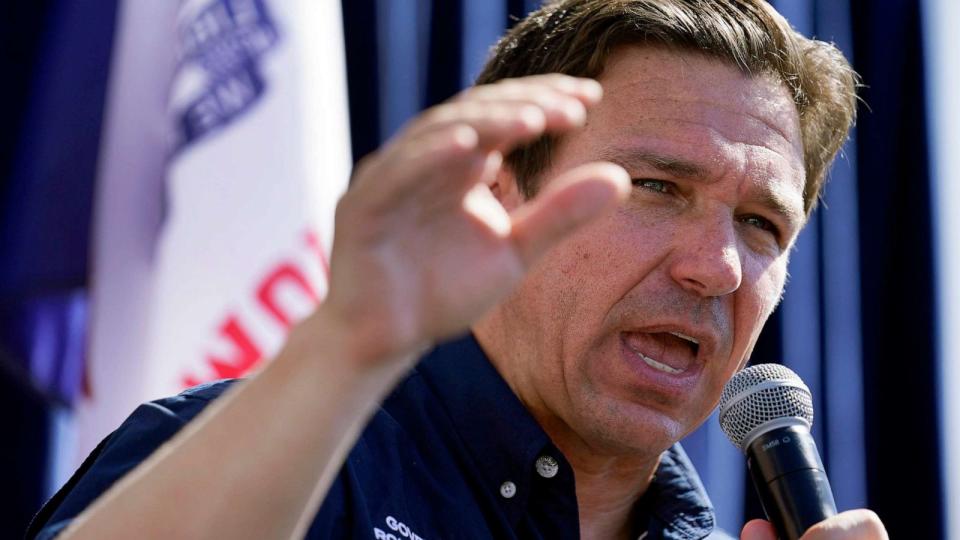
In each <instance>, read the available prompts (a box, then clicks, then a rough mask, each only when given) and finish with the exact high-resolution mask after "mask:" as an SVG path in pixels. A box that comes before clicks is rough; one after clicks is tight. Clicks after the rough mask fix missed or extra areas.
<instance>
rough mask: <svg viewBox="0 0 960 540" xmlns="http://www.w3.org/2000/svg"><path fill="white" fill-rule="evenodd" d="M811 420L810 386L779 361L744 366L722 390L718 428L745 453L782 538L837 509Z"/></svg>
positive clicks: (792, 538) (795, 535) (794, 534)
mask: <svg viewBox="0 0 960 540" xmlns="http://www.w3.org/2000/svg"><path fill="white" fill-rule="evenodd" d="M812 425H813V398H812V396H811V395H810V389H809V388H807V386H806V385H805V384H803V381H802V380H800V377H799V376H797V374H796V373H794V372H793V371H791V370H789V369H787V368H786V367H784V366H781V365H778V364H757V365H755V366H751V367H748V368H746V369H744V370H743V371H741V372H740V373H737V374H736V375H734V376H733V378H731V379H730V380H729V381H728V382H727V384H726V386H724V388H723V393H722V394H721V396H720V428H721V429H723V432H724V433H725V434H726V435H727V438H729V439H730V441H731V442H733V444H734V445H735V446H737V447H738V448H740V450H742V451H743V453H744V454H746V455H747V468H748V469H749V470H750V477H751V478H752V479H753V485H754V487H756V489H757V494H758V495H759V496H760V503H761V504H762V505H763V510H764V512H766V514H767V519H769V520H770V521H771V522H772V523H773V526H774V527H776V529H777V534H778V536H779V537H780V538H781V539H783V540H797V539H798V538H800V536H802V535H803V533H804V532H806V530H807V529H809V528H810V527H811V526H812V525H814V524H816V523H819V522H821V521H823V520H825V519H827V518H828V517H830V516H833V515H836V513H837V505H836V503H835V502H834V501H833V492H832V491H831V490H830V482H829V481H828V480H827V473H826V471H824V469H823V462H821V461H820V453H819V452H818V451H817V445H816V443H814V441H813V436H812V435H811V434H810V426H812Z"/></svg>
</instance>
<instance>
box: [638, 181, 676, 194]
mask: <svg viewBox="0 0 960 540" xmlns="http://www.w3.org/2000/svg"><path fill="white" fill-rule="evenodd" d="M633 185H635V186H637V187H642V188H644V189H649V190H651V191H656V192H659V193H667V192H669V191H670V182H665V181H663V180H653V179H650V178H634V179H633Z"/></svg>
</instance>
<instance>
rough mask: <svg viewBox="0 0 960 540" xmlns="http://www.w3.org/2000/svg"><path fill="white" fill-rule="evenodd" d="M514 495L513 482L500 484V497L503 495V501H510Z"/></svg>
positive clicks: (515, 490) (515, 489)
mask: <svg viewBox="0 0 960 540" xmlns="http://www.w3.org/2000/svg"><path fill="white" fill-rule="evenodd" d="M516 494H517V485H516V484H514V483H513V482H511V481H509V480H507V481H506V482H504V483H502V484H500V495H503V498H504V499H511V498H513V496H514V495H516Z"/></svg>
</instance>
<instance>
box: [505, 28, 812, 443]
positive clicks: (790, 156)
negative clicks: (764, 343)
mask: <svg viewBox="0 0 960 540" xmlns="http://www.w3.org/2000/svg"><path fill="white" fill-rule="evenodd" d="M599 80H600V82H601V83H602V85H603V87H604V96H605V97H604V100H603V101H602V103H600V104H599V105H598V106H597V107H595V108H594V109H593V110H592V111H591V112H590V115H589V120H588V123H587V125H586V127H585V128H583V129H582V130H580V131H578V132H576V133H573V134H570V135H568V136H565V138H564V139H563V141H562V142H561V144H560V145H559V147H558V148H557V149H556V151H555V153H554V161H553V163H552V165H551V168H550V170H548V171H546V172H545V174H544V175H543V178H547V179H549V178H551V177H553V176H555V175H556V174H557V173H559V172H561V171H563V170H566V169H569V168H571V167H573V166H576V165H579V164H583V163H587V162H591V161H598V160H606V161H612V162H615V163H617V164H619V165H621V166H623V167H624V169H626V171H627V172H628V173H629V174H630V176H631V177H632V178H634V188H633V192H632V194H631V195H630V198H629V200H628V201H627V202H626V204H624V205H623V206H622V207H621V208H620V209H618V210H617V211H615V212H613V213H611V214H610V215H608V216H606V217H604V218H601V219H600V220H599V221H597V222H595V223H593V224H591V225H589V226H587V227H586V228H585V229H583V230H581V231H579V232H578V233H576V234H575V235H574V236H573V237H571V238H570V239H568V240H566V241H564V242H563V243H562V244H560V245H559V246H557V247H556V248H555V249H553V250H552V251H550V252H549V253H548V254H547V255H546V256H545V257H544V259H543V260H541V261H540V262H538V264H537V265H536V266H535V267H534V268H533V269H532V271H531V272H530V274H529V275H528V276H527V278H526V279H525V280H524V282H523V283H522V284H521V286H520V287H519V289H518V290H517V291H516V292H515V294H514V295H513V296H512V297H511V298H510V299H509V300H508V302H507V303H506V304H505V305H504V306H503V307H502V308H501V311H500V312H501V313H502V314H504V315H505V316H506V317H507V319H506V320H507V321H508V322H507V326H508V328H509V332H510V333H511V334H512V335H513V336H516V339H515V340H514V344H513V345H514V346H513V347H512V351H514V352H515V355H514V357H513V358H510V359H506V360H505V362H506V363H507V364H510V367H508V368H507V372H508V373H507V378H508V380H509V382H510V384H511V386H512V387H513V388H514V390H515V391H516V392H517V394H518V395H519V396H520V398H521V400H523V401H524V403H525V404H526V405H527V407H528V408H530V409H531V411H532V412H533V413H534V415H535V416H536V417H537V419H538V420H539V421H540V422H541V424H543V425H544V427H545V428H547V430H548V432H550V433H551V435H552V436H554V437H555V438H556V437H558V436H561V437H564V436H567V437H575V438H577V439H579V440H580V441H581V442H583V443H585V444H587V445H588V446H590V447H592V448H594V449H595V450H599V451H607V452H614V453H617V452H623V451H629V452H636V451H638V450H639V451H645V452H657V453H659V452H660V451H662V450H663V449H665V448H666V447H668V446H669V445H670V444H672V443H673V442H675V441H677V440H678V439H680V438H682V437H683V436H684V435H686V434H687V433H689V432H690V431H691V430H693V429H694V428H695V427H696V426H698V425H699V424H700V423H702V422H703V420H704V419H705V418H706V417H707V415H708V414H709V413H710V411H711V410H712V409H713V407H714V406H715V405H716V403H717V401H718V399H719V396H720V392H721V390H722V387H723V385H724V383H725V382H726V381H727V380H728V379H729V378H730V377H731V376H732V375H733V374H734V373H735V372H736V371H737V370H738V369H740V368H741V367H742V366H743V364H744V362H745V361H746V359H747V358H748V357H749V355H750V352H751V350H752V348H753V346H754V344H755V342H756V339H757V336H758V335H759V333H760V329H761V327H762V326H763V323H764V322H765V321H766V319H767V317H768V316H769V315H770V313H771V311H772V310H773V308H774V307H775V305H776V304H777V301H778V299H779V298H780V295H781V292H782V289H783V286H784V281H785V279H786V266H787V255H788V251H789V247H790V246H791V244H792V242H793V241H794V239H795V238H796V235H797V233H798V232H799V230H800V228H801V226H802V222H803V220H804V216H803V195H802V194H803V184H804V168H803V160H802V155H803V152H802V146H801V138H800V129H799V118H798V115H797V111H796V108H795V106H794V104H793V102H792V101H791V99H790V97H789V94H788V93H787V91H786V89H785V88H784V87H783V86H781V84H779V83H778V82H775V81H774V80H773V79H772V78H769V77H762V76H761V77H748V76H745V75H743V74H742V73H741V72H739V71H738V70H736V69H735V68H733V67H731V66H729V65H727V64H725V63H723V62H720V61H718V60H715V59H711V58H708V57H705V56H701V55H697V54H693V53H678V52H676V51H668V50H665V49H661V48H651V47H626V48H622V49H619V50H617V51H615V52H614V54H612V55H611V56H610V58H609V59H608V62H607V67H606V70H605V72H604V74H603V75H602V76H601V77H600V79H599ZM508 198H509V197H508ZM507 203H508V206H509V201H507ZM691 338H692V339H691ZM694 341H695V342H696V343H695V342H694ZM511 363H512V364H511Z"/></svg>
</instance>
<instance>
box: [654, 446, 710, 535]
mask: <svg viewBox="0 0 960 540" xmlns="http://www.w3.org/2000/svg"><path fill="white" fill-rule="evenodd" d="M647 495H649V496H650V498H649V499H648V500H650V501H651V505H650V510H651V513H652V514H653V518H652V519H653V520H655V521H659V522H660V524H659V525H660V526H662V528H663V531H664V532H663V538H665V539H676V540H689V539H694V538H704V537H706V536H708V535H709V534H710V533H711V532H712V531H713V528H714V526H715V518H714V511H713V504H712V503H711V502H710V498H709V497H708V496H707V492H706V490H705V489H704V488H703V484H702V483H701V482H700V476H699V475H697V471H696V470H695V469H694V468H693V464H692V463H691V462H690V458H688V457H687V453H686V452H684V451H683V448H682V447H681V446H680V443H677V444H674V445H673V446H672V447H670V448H669V449H668V450H667V451H666V452H664V453H663V454H662V455H661V456H660V465H659V467H657V472H656V473H655V474H654V477H653V482H651V484H650V487H649V488H648V491H647V493H646V494H645V497H646V496H647ZM657 528H660V527H657Z"/></svg>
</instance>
